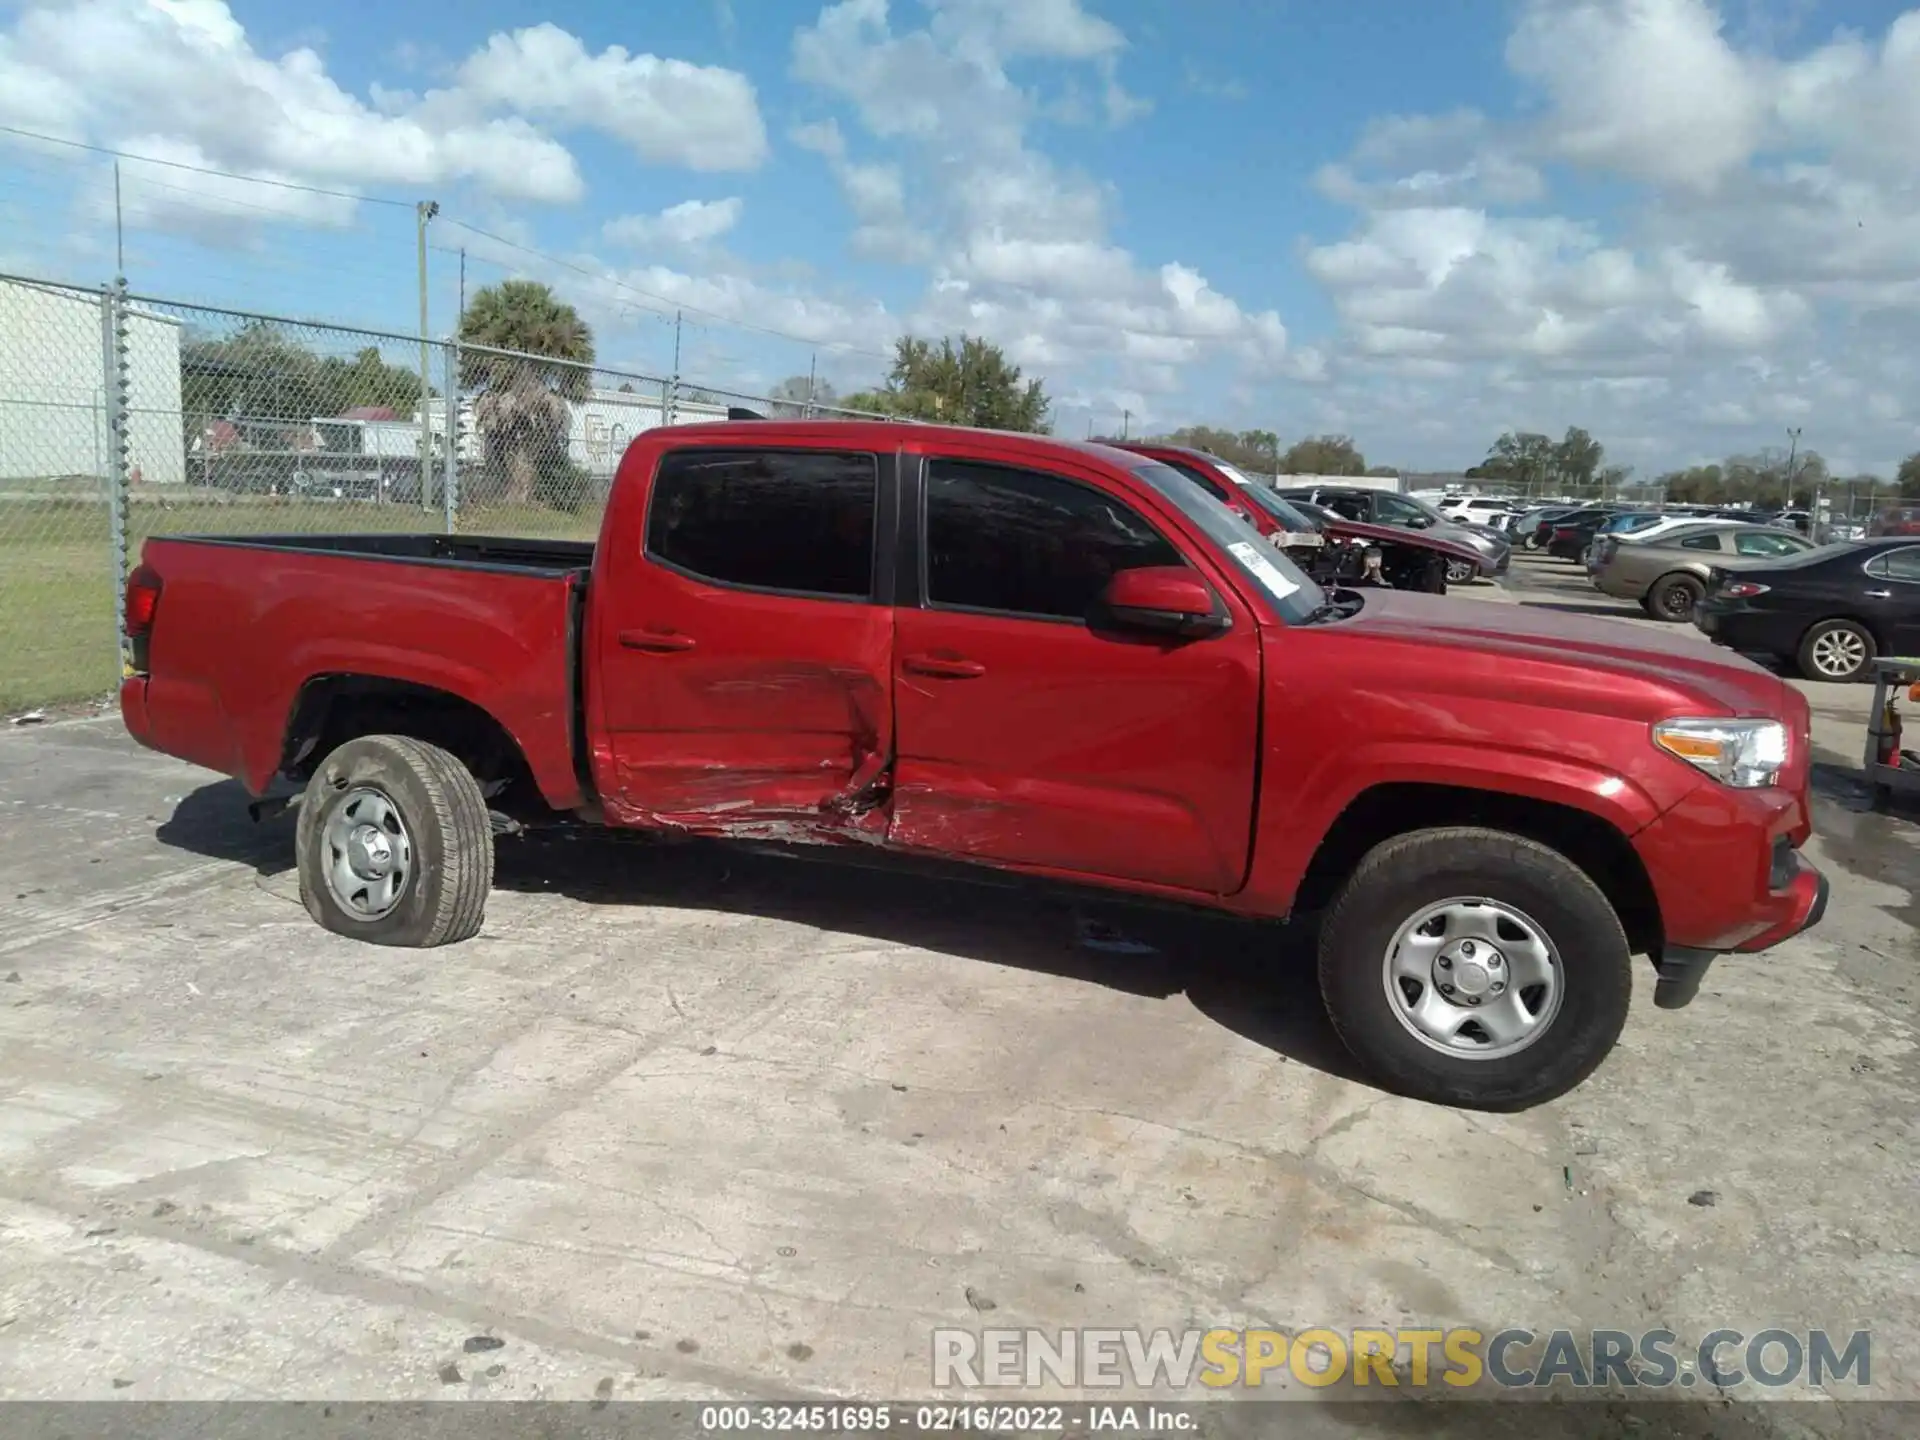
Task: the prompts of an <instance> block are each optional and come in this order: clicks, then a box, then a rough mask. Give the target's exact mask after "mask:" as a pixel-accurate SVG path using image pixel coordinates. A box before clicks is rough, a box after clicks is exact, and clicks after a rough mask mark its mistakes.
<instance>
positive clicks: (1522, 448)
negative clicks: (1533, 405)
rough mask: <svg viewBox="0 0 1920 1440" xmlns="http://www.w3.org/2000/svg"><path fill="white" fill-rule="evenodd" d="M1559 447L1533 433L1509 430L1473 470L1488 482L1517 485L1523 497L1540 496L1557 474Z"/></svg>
mask: <svg viewBox="0 0 1920 1440" xmlns="http://www.w3.org/2000/svg"><path fill="white" fill-rule="evenodd" d="M1557 451H1558V447H1557V446H1556V445H1555V444H1554V443H1553V441H1552V440H1551V439H1550V438H1548V437H1547V436H1545V435H1541V434H1539V433H1537V432H1535V431H1532V430H1521V431H1513V430H1509V431H1507V432H1505V433H1504V434H1502V435H1501V437H1500V438H1499V439H1498V440H1496V441H1494V442H1493V447H1492V448H1491V449H1490V450H1488V451H1487V458H1486V459H1485V460H1484V461H1482V462H1481V463H1480V464H1479V465H1476V466H1475V467H1474V468H1475V469H1476V470H1478V471H1479V472H1480V473H1481V476H1482V477H1484V478H1486V479H1491V480H1504V481H1506V482H1507V483H1508V484H1509V485H1517V486H1519V487H1520V489H1521V491H1522V493H1523V494H1528V495H1536V494H1543V493H1545V491H1546V490H1547V488H1548V485H1549V482H1550V481H1551V480H1552V479H1553V477H1554V475H1555V473H1556V471H1557Z"/></svg>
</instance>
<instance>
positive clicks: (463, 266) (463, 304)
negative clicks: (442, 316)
mask: <svg viewBox="0 0 1920 1440" xmlns="http://www.w3.org/2000/svg"><path fill="white" fill-rule="evenodd" d="M466 313H467V247H466V246H464V245H462V246H461V247H460V314H461V315H465V314H466ZM454 318H455V321H456V322H457V321H458V319H459V316H455V317H454Z"/></svg>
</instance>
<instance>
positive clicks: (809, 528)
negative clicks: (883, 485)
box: [647, 450, 879, 599]
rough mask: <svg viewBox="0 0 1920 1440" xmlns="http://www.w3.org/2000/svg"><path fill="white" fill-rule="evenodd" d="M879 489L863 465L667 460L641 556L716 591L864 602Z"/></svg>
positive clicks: (815, 456) (806, 454) (729, 455)
mask: <svg viewBox="0 0 1920 1440" xmlns="http://www.w3.org/2000/svg"><path fill="white" fill-rule="evenodd" d="M878 489H879V474H878V466H877V463H876V462H875V460H874V457H873V456H871V455H843V454H835V453H833V452H830V451H821V450H785V451H776V450H741V451H720V450H683V451H677V452H673V453H670V454H668V455H667V456H666V458H665V459H663V460H662V461H661V462H660V473H659V474H658V475H657V476H656V477H655V478H654V482H653V498H652V501H651V503H650V504H649V506H648V509H647V554H648V555H649V556H651V557H653V558H654V559H656V560H662V561H665V562H666V563H667V564H669V565H673V566H677V567H678V568H680V569H682V570H685V571H688V572H689V573H691V574H694V575H697V576H699V577H701V578H702V579H706V580H714V581H718V582H719V583H720V584H723V585H742V586H746V587H749V588H751V589H756V590H787V591H795V592H798V593H800V594H807V595H824V596H833V597H836V598H840V597H844V598H856V599H865V598H866V597H867V596H868V595H869V594H870V593H871V592H872V589H873V516H874V497H875V495H876V493H877V492H878Z"/></svg>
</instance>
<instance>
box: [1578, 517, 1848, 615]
mask: <svg viewBox="0 0 1920 1440" xmlns="http://www.w3.org/2000/svg"><path fill="white" fill-rule="evenodd" d="M1811 549H1813V542H1812V541H1811V540H1809V539H1808V538H1807V537H1806V536H1804V535H1802V534H1801V533H1800V532H1799V531H1797V530H1783V529H1773V528H1770V527H1768V526H1764V525H1741V524H1735V523H1729V522H1727V521H1725V520H1715V521H1708V522H1707V523H1705V524H1703V525H1698V526H1690V527H1687V528H1685V529H1681V530H1674V531H1670V532H1668V533H1667V534H1665V535H1662V536H1660V537H1659V538H1658V539H1656V540H1645V541H1634V540H1632V539H1631V538H1629V539H1628V540H1626V541H1623V542H1622V543H1621V544H1620V545H1618V546H1617V547H1615V549H1614V551H1613V553H1612V554H1611V555H1610V556H1609V557H1608V558H1607V562H1606V564H1604V565H1602V566H1601V567H1600V569H1598V570H1597V571H1595V572H1594V576H1593V583H1594V586H1595V587H1596V588H1597V589H1598V590H1599V591H1600V593H1601V594H1602V595H1612V596H1615V597H1616V598H1618V599H1621V600H1638V601H1639V602H1640V607H1641V608H1642V609H1643V610H1645V611H1646V612H1647V614H1649V615H1651V616H1652V617H1653V618H1654V619H1656V620H1666V621H1669V622H1674V623H1677V622H1679V621H1682V620H1687V619H1690V618H1692V615H1693V607H1694V604H1695V602H1697V601H1698V600H1699V599H1700V597H1701V595H1702V594H1704V593H1705V592H1706V584H1707V572H1708V571H1709V570H1711V569H1713V568H1714V567H1715V566H1716V565H1718V566H1722V567H1725V568H1736V567H1738V566H1739V565H1741V564H1743V563H1745V562H1747V561H1769V560H1781V559H1784V558H1786V557H1787V556H1790V555H1799V554H1801V553H1803V552H1805V551H1808V550H1811Z"/></svg>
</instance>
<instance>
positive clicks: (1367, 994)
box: [1320, 826, 1633, 1111]
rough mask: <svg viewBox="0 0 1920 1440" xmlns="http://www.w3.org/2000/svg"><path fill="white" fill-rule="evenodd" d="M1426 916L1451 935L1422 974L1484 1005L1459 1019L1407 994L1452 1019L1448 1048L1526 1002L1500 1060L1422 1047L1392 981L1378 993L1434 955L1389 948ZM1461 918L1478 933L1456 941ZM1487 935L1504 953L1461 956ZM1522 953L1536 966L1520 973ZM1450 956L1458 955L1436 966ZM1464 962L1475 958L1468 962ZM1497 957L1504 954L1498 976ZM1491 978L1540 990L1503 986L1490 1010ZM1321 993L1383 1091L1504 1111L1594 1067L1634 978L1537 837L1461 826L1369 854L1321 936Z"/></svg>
mask: <svg viewBox="0 0 1920 1440" xmlns="http://www.w3.org/2000/svg"><path fill="white" fill-rule="evenodd" d="M1468 901H1479V902H1482V903H1481V904H1479V905H1472V904H1468V903H1466V902H1468ZM1489 907H1497V909H1498V910H1500V911H1503V912H1505V913H1504V915H1503V916H1502V917H1501V918H1500V923H1499V924H1498V925H1491V924H1490V922H1491V921H1492V920H1493V919H1494V918H1495V917H1494V916H1493V915H1492V913H1490V910H1489ZM1436 908H1438V909H1441V910H1442V912H1443V919H1444V920H1445V921H1446V922H1447V923H1446V924H1445V926H1444V933H1445V934H1453V935H1455V938H1454V939H1453V940H1451V941H1449V942H1447V943H1446V944H1445V945H1444V946H1442V947H1441V948H1439V949H1438V950H1437V952H1435V954H1434V957H1433V958H1432V959H1431V964H1430V966H1428V968H1426V969H1424V970H1423V971H1422V973H1423V974H1425V975H1427V976H1436V975H1440V974H1442V973H1443V972H1442V970H1441V969H1439V968H1434V967H1439V966H1441V965H1443V964H1452V965H1453V966H1454V967H1455V968H1454V969H1452V970H1449V971H1446V972H1444V973H1450V974H1452V975H1454V976H1455V978H1456V980H1458V981H1459V982H1460V984H1461V988H1462V989H1465V988H1466V986H1467V985H1468V983H1469V981H1471V983H1473V984H1475V985H1478V986H1479V987H1480V993H1481V995H1482V996H1483V997H1484V999H1485V1008H1474V1009H1472V1010H1471V1011H1470V1010H1469V1008H1468V1006H1467V1005H1465V1004H1462V1003H1460V1002H1461V999H1462V998H1463V997H1462V996H1460V995H1459V994H1458V993H1457V992H1456V994H1455V997H1454V998H1453V999H1451V1000H1443V998H1442V997H1441V996H1440V994H1439V989H1440V984H1441V983H1442V982H1439V981H1429V982H1428V983H1427V985H1426V986H1423V987H1422V988H1421V992H1420V995H1419V996H1418V998H1420V999H1425V1000H1429V1001H1431V1002H1432V1004H1433V1006H1434V1007H1435V1010H1436V1011H1437V1012H1438V1013H1439V1014H1441V1015H1442V1016H1443V1017H1446V1018H1447V1019H1448V1020H1451V1021H1455V1022H1459V1023H1460V1024H1461V1026H1462V1028H1461V1029H1460V1031H1459V1038H1460V1039H1461V1040H1463V1041H1467V1042H1473V1041H1474V1031H1475V1030H1476V1029H1478V1033H1479V1034H1480V1035H1481V1036H1491V1035H1492V1034H1493V1033H1494V1032H1492V1031H1489V1030H1488V1029H1487V1028H1486V1027H1485V1026H1482V1025H1480V1022H1479V1020H1478V1018H1477V1017H1479V1016H1481V1015H1485V1016H1487V1017H1488V1018H1489V1021H1491V1020H1492V1018H1493V1017H1494V1016H1495V1015H1496V1013H1497V1014H1498V1015H1500V1016H1501V1017H1504V1018H1507V1019H1509V1020H1510V1019H1511V1017H1512V1015H1513V1014H1514V1013H1515V1008H1516V1002H1519V1004H1520V1008H1525V1007H1526V1005H1527V1004H1528V1003H1532V1004H1533V1005H1534V1007H1535V1008H1534V1010H1533V1015H1534V1020H1535V1027H1536V1028H1532V1029H1531V1030H1529V1031H1527V1032H1526V1034H1525V1035H1524V1036H1523V1037H1522V1038H1521V1039H1520V1041H1519V1042H1518V1043H1517V1045H1515V1047H1514V1048H1511V1049H1509V1050H1507V1051H1505V1053H1502V1052H1501V1050H1500V1049H1499V1048H1498V1047H1494V1046H1479V1045H1477V1044H1475V1043H1468V1044H1466V1045H1463V1046H1461V1047H1459V1048H1454V1049H1444V1048H1442V1047H1441V1045H1440V1044H1439V1042H1438V1041H1437V1040H1433V1039H1426V1038H1421V1036H1420V1035H1418V1034H1416V1022H1415V1021H1414V1020H1413V1019H1412V1018H1411V1012H1412V1011H1414V1010H1416V1009H1419V1008H1420V1007H1418V1006H1416V1005H1412V1004H1410V1001H1412V1000H1413V999H1415V998H1416V997H1415V996H1414V995H1413V993H1412V991H1411V990H1410V989H1409V987H1408V985H1407V984H1406V982H1404V981H1401V980H1398V979H1396V980H1394V982H1393V985H1394V988H1393V989H1392V990H1390V988H1389V977H1390V976H1393V975H1394V974H1395V973H1396V963H1395V957H1396V955H1398V956H1399V957H1401V960H1402V962H1403V963H1411V961H1410V960H1409V958H1408V957H1412V956H1417V955H1424V954H1425V953H1426V952H1425V950H1424V948H1423V947H1424V946H1427V945H1440V943H1441V942H1440V941H1438V940H1432V939H1428V940H1424V941H1423V940H1422V938H1421V937H1420V936H1419V935H1417V934H1415V935H1411V936H1408V937H1407V938H1406V940H1405V941H1404V942H1402V943H1399V944H1396V942H1397V941H1400V937H1401V932H1402V930H1403V929H1405V928H1406V927H1408V926H1409V925H1411V924H1412V923H1413V922H1414V921H1416V920H1418V919H1419V918H1420V917H1421V915H1422V914H1423V913H1424V912H1428V911H1430V910H1434V909H1436ZM1463 916H1464V918H1465V921H1466V923H1467V924H1468V925H1479V926H1481V927H1483V930H1482V934H1480V935H1474V936H1471V937H1470V938H1469V939H1468V941H1467V943H1466V944H1464V945H1463V943H1462V940H1461V938H1460V937H1459V935H1458V933H1457V932H1456V930H1455V927H1454V925H1453V923H1452V922H1453V921H1454V920H1456V919H1459V918H1462V917H1463ZM1514 917H1518V918H1517V919H1515V918H1514ZM1515 925H1517V926H1518V927H1519V929H1518V931H1517V932H1516V930H1515V929H1513V928H1511V926H1515ZM1528 927H1531V930H1530V931H1529V929H1528ZM1516 933H1520V934H1525V933H1532V934H1534V935H1536V936H1538V937H1542V938H1544V940H1545V942H1546V944H1545V945H1544V946H1542V945H1539V944H1533V945H1527V944H1522V943H1517V942H1516V940H1515V939H1514V936H1515V934H1516ZM1486 934H1492V935H1495V936H1497V937H1498V938H1497V940H1496V942H1495V943H1496V945H1497V946H1500V947H1506V948H1505V949H1504V950H1499V951H1497V952H1496V953H1495V955H1494V958H1493V959H1491V960H1488V958H1487V957H1488V954H1489V952H1488V951H1487V950H1486V949H1484V948H1481V949H1475V948H1473V947H1474V942H1478V943H1479V944H1482V945H1484V944H1485V943H1486V942H1485V939H1484V935H1486ZM1529 950H1531V951H1532V953H1533V954H1534V955H1535V956H1536V957H1544V959H1542V960H1537V961H1536V963H1534V964H1528V963H1527V960H1526V956H1527V953H1528V951H1529ZM1449 951H1453V952H1464V953H1458V958H1456V959H1454V960H1453V961H1450V962H1449V961H1447V959H1446V957H1447V955H1448V953H1449ZM1465 954H1473V955H1475V956H1477V957H1479V958H1478V959H1476V960H1475V961H1473V962H1471V963H1469V961H1468V960H1467V959H1466V958H1464V955H1465ZM1501 955H1507V956H1509V957H1510V958H1509V959H1508V960H1507V961H1506V963H1505V964H1504V966H1503V965H1502V962H1501V959H1500V956H1501ZM1556 955H1557V957H1558V964H1557V965H1555V964H1554V963H1553V957H1554V956H1556ZM1483 962H1484V963H1483ZM1476 967H1477V968H1476ZM1523 967H1524V968H1523ZM1470 972H1472V973H1470ZM1501 974H1505V975H1513V976H1520V975H1523V974H1541V975H1545V976H1547V977H1549V978H1550V982H1551V983H1550V986H1549V987H1546V988H1543V987H1541V986H1538V985H1526V986H1521V985H1516V986H1515V989H1514V993H1513V994H1512V995H1510V996H1508V997H1507V999H1505V1000H1504V1001H1502V1000H1499V999H1497V998H1496V997H1495V996H1494V995H1492V994H1491V993H1489V992H1488V989H1487V987H1488V986H1490V985H1492V984H1499V983H1501V982H1500V981H1499V980H1498V978H1497V977H1498V975H1501ZM1552 986H1557V987H1558V990H1557V996H1556V995H1555V994H1554V993H1553V990H1552V988H1551V987H1552ZM1320 993H1321V997H1322V999H1323V1000H1324V1001H1325V1003H1326V1007H1327V1015H1328V1018H1329V1019H1331V1020H1332V1022H1333V1028H1334V1030H1335V1031H1336V1032H1337V1033H1338V1034H1339V1036H1340V1039H1341V1041H1342V1043H1344V1044H1345V1045H1346V1047H1347V1049H1348V1050H1349V1051H1350V1052H1351V1053H1352V1055H1353V1057H1354V1058H1355V1059H1356V1060H1358V1061H1359V1062H1360V1064H1361V1065H1362V1066H1363V1067H1364V1068H1365V1069H1366V1070H1367V1071H1369V1072H1370V1073H1371V1074H1373V1075H1374V1076H1375V1077H1376V1078H1377V1079H1379V1080H1380V1081H1381V1083H1383V1084H1384V1085H1385V1086H1386V1087H1387V1088H1389V1089H1391V1090H1393V1091H1395V1092H1397V1093H1399V1094H1401V1095H1405V1096H1408V1097H1409V1098H1412V1099H1416V1100H1425V1101H1429V1102H1432V1103H1434V1104H1438V1105H1453V1106H1459V1107H1462V1108H1464V1109H1470V1110H1495V1111H1511V1110H1523V1109H1527V1108H1529V1107H1531V1106H1534V1105H1538V1104H1540V1103H1542V1102H1543V1101H1547V1100H1552V1099H1554V1098H1555V1097H1556V1096H1559V1095H1564V1094H1565V1093H1566V1092H1567V1091H1569V1090H1571V1089H1573V1088H1574V1086H1576V1085H1578V1084H1579V1083H1580V1082H1581V1081H1583V1080H1585V1079H1586V1078H1587V1077H1588V1076H1589V1075H1591V1074H1592V1073H1593V1072H1594V1070H1596V1069H1597V1068H1598V1067H1599V1065H1600V1063H1601V1062H1602V1061H1603V1060H1605V1059H1606V1057H1607V1055H1608V1054H1609V1053H1610V1052H1611V1051H1612V1049H1613V1047H1614V1044H1615V1042H1616V1041H1617V1040H1618V1039H1619V1038H1620V1031H1621V1029H1622V1028H1623V1027H1624V1026H1625V1024H1626V1019H1627V1006H1628V1002H1629V1000H1630V999H1631V996H1632V993H1633V975H1632V969H1631V958H1630V956H1629V954H1628V945H1627V936H1626V932H1625V931H1624V930H1623V929H1622V928H1621V925H1620V918H1619V916H1617V915H1616V914H1615V913H1614V910H1613V906H1612V905H1611V904H1610V903H1609V902H1608V900H1607V897H1606V896H1605V895H1604V894H1602V893H1601V891H1600V887H1599V886H1598V885H1596V884H1594V882H1593V880H1592V878H1591V877H1589V876H1588V875H1587V873H1586V872H1585V871H1584V870H1582V869H1580V867H1579V866H1577V865H1575V864H1574V863H1573V862H1572V861H1570V860H1568V859H1567V858H1566V857H1565V856H1564V855H1561V854H1560V853H1559V852H1558V851H1556V850H1552V849H1549V848H1548V847H1547V846H1545V845H1542V844H1539V843H1538V842H1536V841H1533V840H1527V839H1523V838H1522V837H1520V836H1518V835H1512V834H1509V833H1507V832H1505V831H1500V830H1488V829H1480V828H1477V827H1470V826H1460V827H1448V828H1444V829H1431V830H1416V831H1413V832H1411V833H1409V834H1406V835H1399V836H1395V837H1394V838H1393V839H1391V840H1385V841H1382V842H1381V843H1380V844H1379V845H1376V846H1375V847H1374V848H1373V849H1372V850H1371V851H1370V852H1368V854H1367V856H1366V858H1365V859H1363V860H1362V861H1361V862H1360V864H1359V866H1358V867H1357V868H1356V869H1355V870H1354V872H1353V874H1352V875H1351V876H1350V877H1349V878H1348V880H1347V882H1346V884H1345V885H1344V886H1343V887H1342V888H1341V891H1340V894H1339V895H1338V897H1337V898H1336V899H1335V901H1334V903H1333V907H1332V908H1331V909H1330V910H1329V911H1328V913H1327V916H1326V919H1325V922H1324V923H1323V925H1322V927H1321V932H1320ZM1496 1006H1498V1007H1501V1008H1499V1009H1498V1010H1497V1011H1496V1008H1495V1007H1496ZM1403 1016H1406V1017H1408V1018H1403ZM1543 1016H1544V1017H1545V1018H1544V1019H1541V1018H1540V1017H1543ZM1476 1049H1478V1050H1481V1051H1483V1052H1485V1053H1475V1050H1476Z"/></svg>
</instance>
